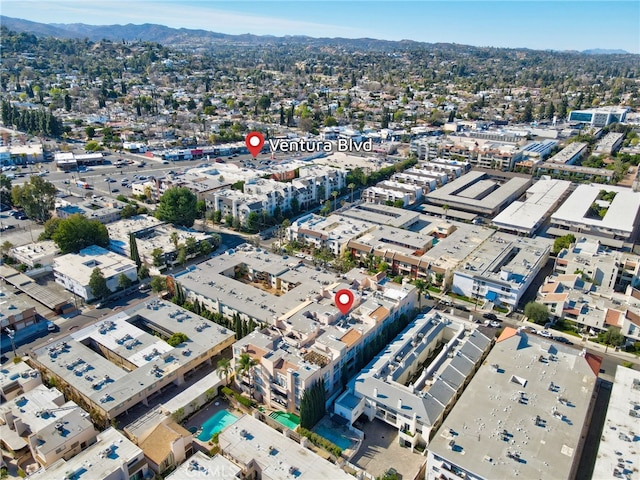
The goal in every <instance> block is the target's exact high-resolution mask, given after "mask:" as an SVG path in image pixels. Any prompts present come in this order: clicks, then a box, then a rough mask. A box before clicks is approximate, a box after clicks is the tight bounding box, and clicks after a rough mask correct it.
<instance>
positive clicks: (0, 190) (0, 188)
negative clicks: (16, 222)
mask: <svg viewBox="0 0 640 480" xmlns="http://www.w3.org/2000/svg"><path fill="white" fill-rule="evenodd" d="M0 203H2V204H3V205H7V206H9V207H10V206H11V205H13V200H12V198H11V179H10V178H9V177H7V176H6V175H4V174H2V175H0Z"/></svg>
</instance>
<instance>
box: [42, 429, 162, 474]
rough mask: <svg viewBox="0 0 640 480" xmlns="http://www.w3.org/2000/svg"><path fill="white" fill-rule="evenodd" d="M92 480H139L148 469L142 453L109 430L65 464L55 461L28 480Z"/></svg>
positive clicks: (115, 431)
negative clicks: (86, 479) (99, 479)
mask: <svg viewBox="0 0 640 480" xmlns="http://www.w3.org/2000/svg"><path fill="white" fill-rule="evenodd" d="M82 474H87V476H89V477H91V478H96V479H97V478H104V479H109V480H126V479H129V480H142V479H144V478H147V477H148V475H149V467H148V466H147V461H146V460H145V458H144V454H143V453H142V450H141V449H140V448H138V447H137V446H136V445H134V444H133V443H131V442H130V441H129V440H127V438H126V437H125V436H124V435H122V434H121V433H120V432H118V431H117V430H116V429H115V428H113V427H110V428H108V429H107V430H105V431H103V432H101V433H99V434H98V437H97V442H96V443H94V444H93V445H91V446H90V447H89V448H86V449H83V451H82V452H81V453H79V454H78V455H76V456H74V457H73V458H71V459H68V460H64V459H61V460H58V461H57V462H55V463H54V464H52V465H51V466H50V467H48V468H47V469H46V470H45V469H41V470H38V471H37V472H36V473H34V474H33V475H31V476H30V477H29V478H33V479H35V480H48V479H51V478H64V479H67V478H82V477H81V475H82Z"/></svg>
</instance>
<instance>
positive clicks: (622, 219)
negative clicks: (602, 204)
mask: <svg viewBox="0 0 640 480" xmlns="http://www.w3.org/2000/svg"><path fill="white" fill-rule="evenodd" d="M601 190H605V191H607V192H616V196H615V198H614V199H613V201H612V202H611V204H610V205H609V208H608V210H607V213H606V214H605V216H604V217H603V218H591V217H587V216H586V215H587V213H588V212H589V208H590V206H591V204H592V203H594V202H595V201H596V199H597V197H598V194H599V193H600V191H601ZM639 211H640V192H634V191H633V190H631V189H630V188H624V187H616V186H611V185H598V184H588V185H587V184H585V185H580V186H578V188H576V190H575V191H574V192H573V193H572V194H571V195H570V196H569V198H567V200H565V202H564V203H563V204H562V205H561V206H560V208H558V210H557V211H556V212H555V213H554V214H553V215H551V219H552V221H564V222H571V223H576V224H581V225H590V226H592V227H598V228H601V229H607V230H617V231H623V232H626V233H628V234H631V232H633V231H634V229H635V227H636V223H635V222H636V219H637V218H638V212H639Z"/></svg>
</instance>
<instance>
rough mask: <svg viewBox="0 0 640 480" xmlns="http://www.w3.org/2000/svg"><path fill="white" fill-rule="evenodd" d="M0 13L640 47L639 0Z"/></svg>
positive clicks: (41, 8)
mask: <svg viewBox="0 0 640 480" xmlns="http://www.w3.org/2000/svg"><path fill="white" fill-rule="evenodd" d="M2 14H3V15H6V16H9V17H16V18H24V19H27V20H33V21H36V22H43V23H87V24H92V25H109V24H126V23H134V24H141V23H158V24H161V25H167V26H170V27H185V28H201V29H205V30H211V31H215V32H222V33H231V34H238V33H254V34H259V35H268V34H270V35H309V36H313V37H320V36H323V37H338V36H341V37H349V38H357V37H372V38H380V39H387V40H401V39H409V40H417V41H425V42H452V43H460V44H467V45H477V46H496V47H526V48H533V49H556V50H585V49H588V48H607V49H624V50H627V51H629V52H632V53H640V2H638V1H637V0H629V1H589V0H586V1H585V0H580V1H577V0H575V1H556V0H547V1H524V0H503V1H495V2H487V1H479V0H476V1H456V0H449V1H446V2H443V1H429V0H422V1H420V0H414V1H392V0H386V1H368V0H360V1H340V0H313V1H311V0H297V1H295V2H279V1H270V0H262V1H251V2H249V1H242V0H236V1H234V2H215V1H204V0H203V1H180V0H171V1H166V0H148V1H146V0H142V1H141V0H131V1H123V0H72V1H53V0H40V1H35V0H34V1H32V0H2Z"/></svg>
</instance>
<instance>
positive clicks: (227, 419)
mask: <svg viewBox="0 0 640 480" xmlns="http://www.w3.org/2000/svg"><path fill="white" fill-rule="evenodd" d="M237 420H238V417H236V416H235V415H234V414H233V413H230V412H228V411H226V410H220V411H219V412H218V413H216V414H215V415H213V416H212V417H209V419H208V420H207V421H206V422H204V423H203V424H202V431H201V432H200V435H198V440H200V441H201V442H208V441H209V440H211V436H212V435H213V434H214V433H218V432H221V431H222V430H224V429H225V428H227V427H228V426H229V425H233V424H234V423H235V422H236V421H237Z"/></svg>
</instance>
